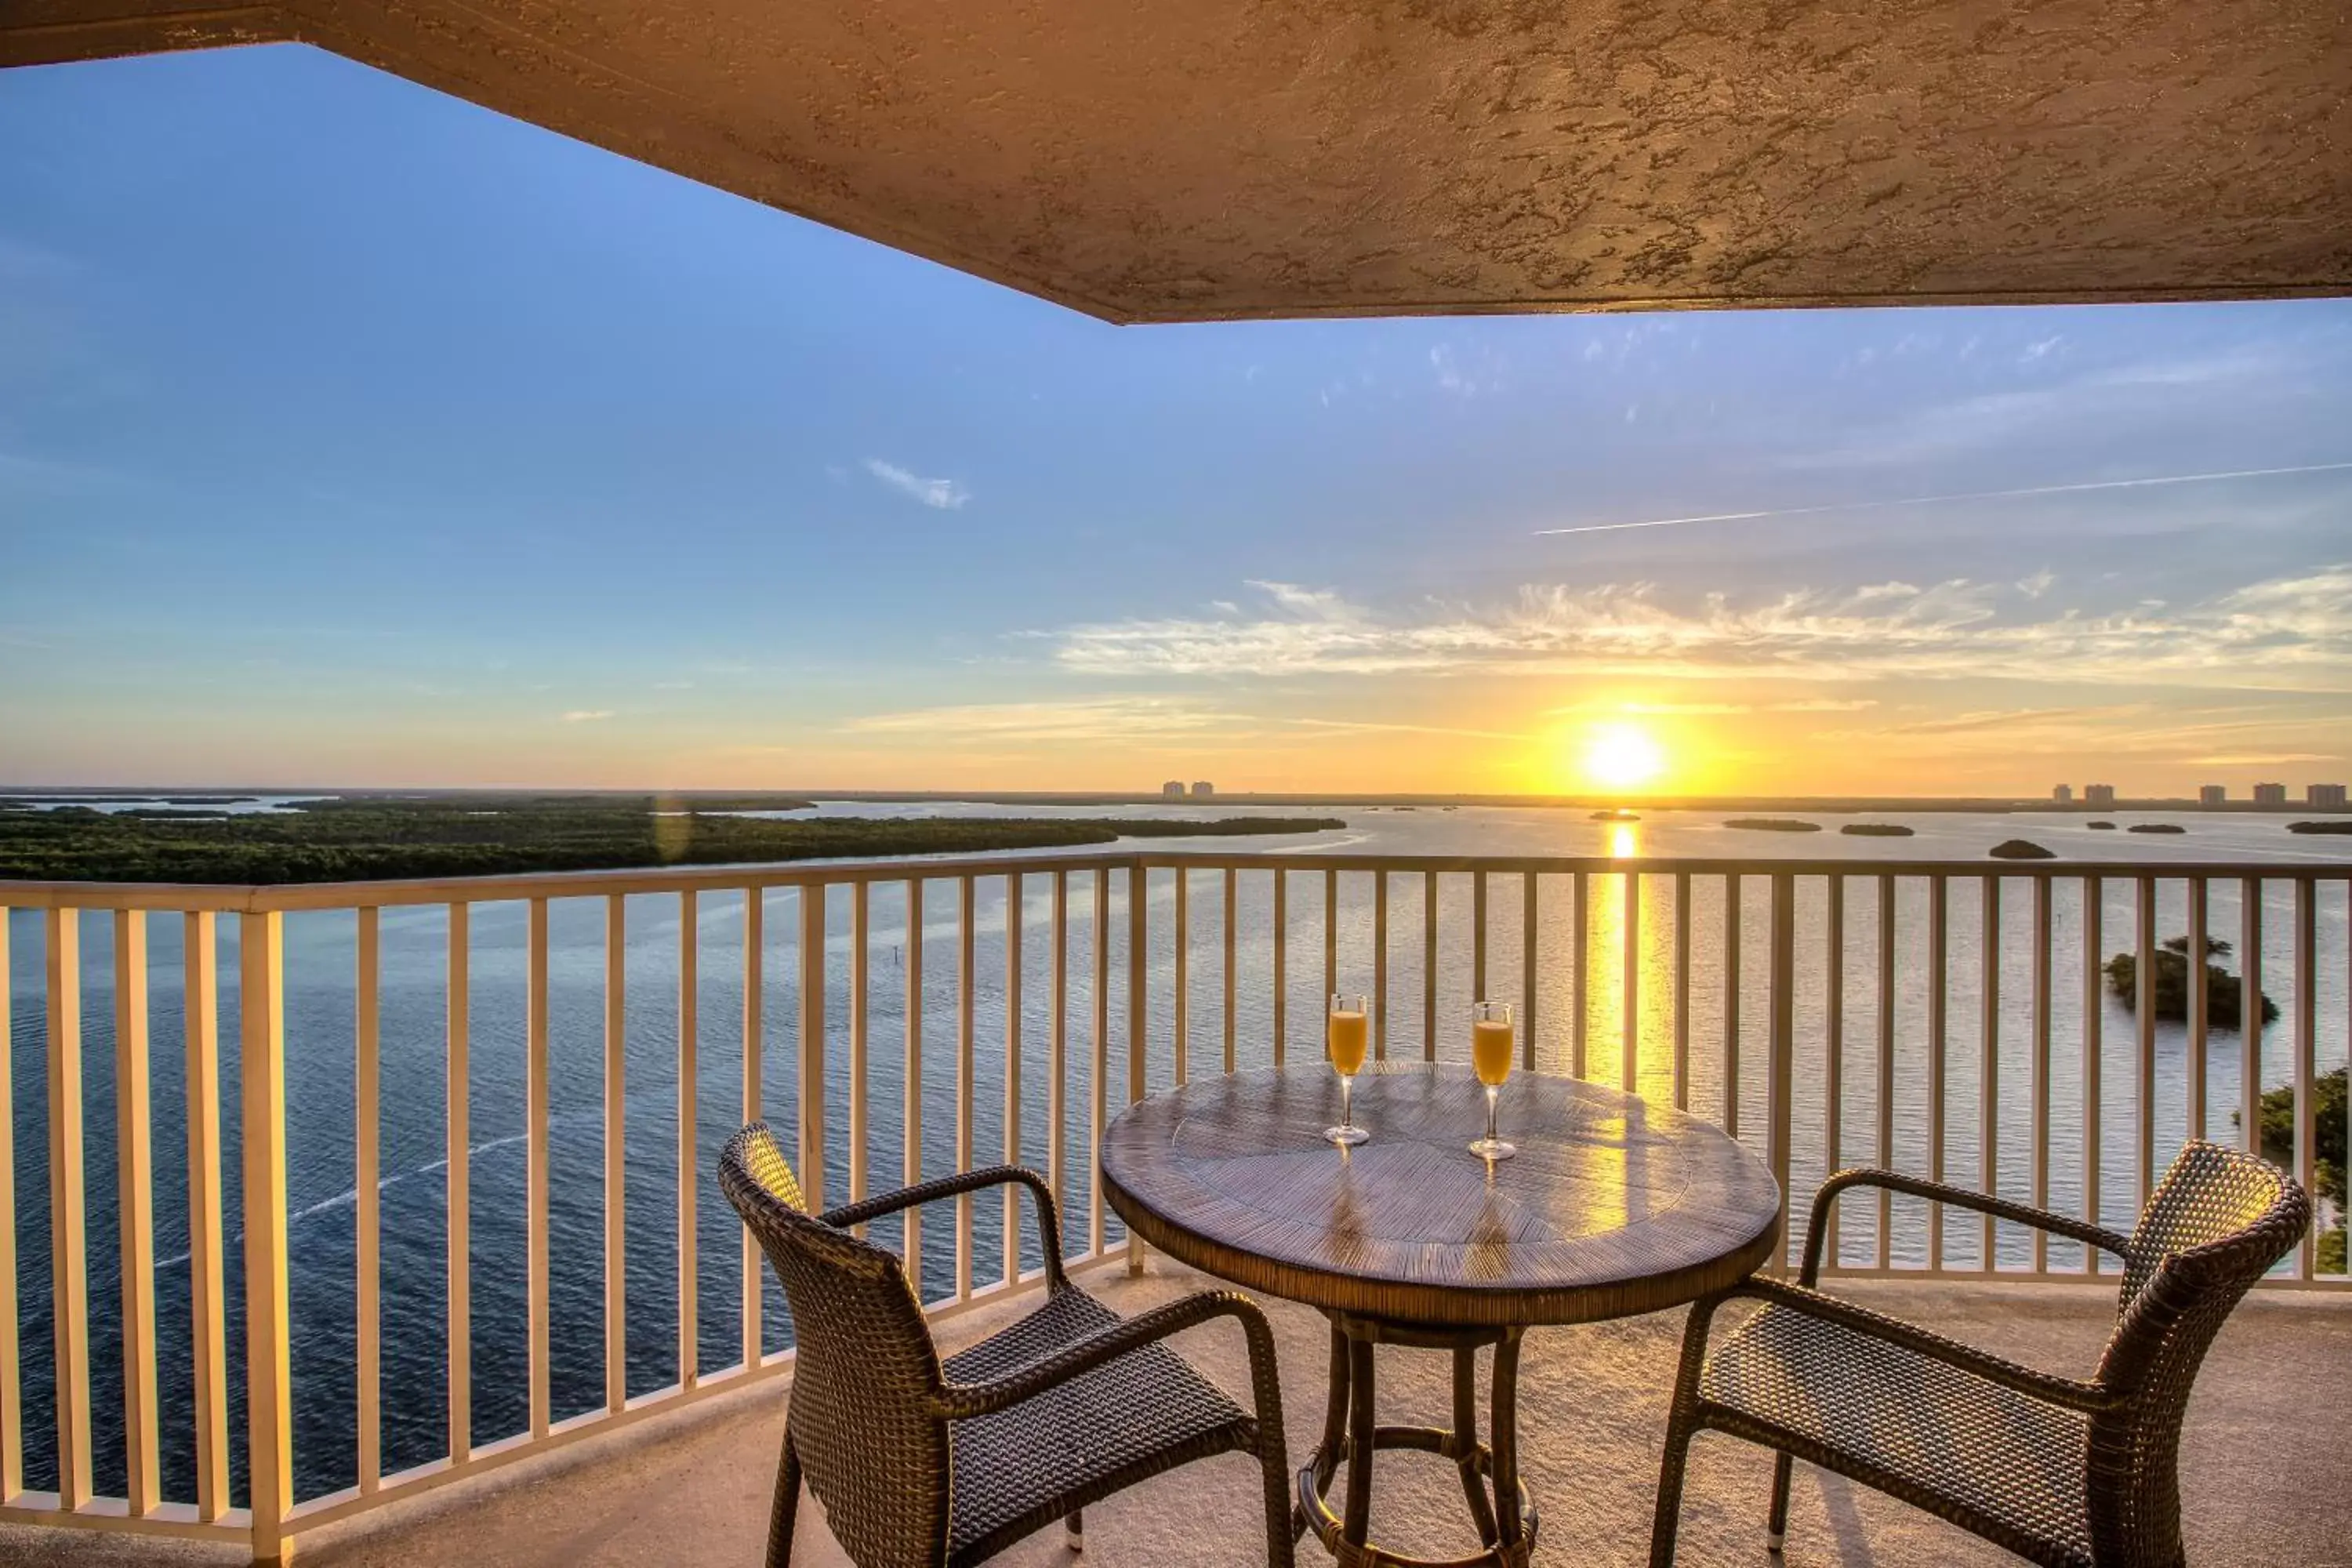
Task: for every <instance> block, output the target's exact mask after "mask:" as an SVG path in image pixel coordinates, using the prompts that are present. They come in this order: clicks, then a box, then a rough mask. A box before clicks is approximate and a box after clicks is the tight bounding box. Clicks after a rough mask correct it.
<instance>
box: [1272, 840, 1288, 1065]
mask: <svg viewBox="0 0 2352 1568" xmlns="http://www.w3.org/2000/svg"><path fill="white" fill-rule="evenodd" d="M1289 1046H1290V873H1289V872H1288V871H1286V870H1284V869H1282V868H1279V867H1277V868H1276V869H1275V873H1274V1065H1275V1066H1276V1067H1280V1066H1282V1064H1283V1059H1284V1058H1285V1057H1286V1056H1287V1055H1288V1054H1289Z"/></svg>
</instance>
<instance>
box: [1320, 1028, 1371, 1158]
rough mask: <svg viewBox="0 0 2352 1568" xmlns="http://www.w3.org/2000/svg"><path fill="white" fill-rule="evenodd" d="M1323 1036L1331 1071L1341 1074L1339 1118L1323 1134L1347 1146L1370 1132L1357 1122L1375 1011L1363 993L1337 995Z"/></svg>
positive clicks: (1343, 1146)
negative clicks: (1359, 1085) (1358, 1096)
mask: <svg viewBox="0 0 2352 1568" xmlns="http://www.w3.org/2000/svg"><path fill="white" fill-rule="evenodd" d="M1371 1016H1372V1010H1371V1008H1370V1005H1368V1004H1367V1003H1366V1002H1365V999H1364V998H1363V997H1361V996H1341V995H1334V996H1333V997H1332V998H1331V1010H1330V1011H1329V1012H1328V1013H1327V1014H1326V1015H1325V1019H1326V1022H1325V1024H1324V1026H1323V1039H1324V1043H1325V1046H1326V1048H1327V1050H1328V1053H1329V1055H1330V1058H1331V1070H1332V1071H1333V1072H1336V1073H1338V1074H1339V1125H1337V1126H1335V1127H1326V1128H1325V1129H1323V1136H1324V1137H1326V1138H1328V1139H1329V1140H1330V1141H1331V1142H1334V1143H1337V1144H1338V1145H1339V1147H1340V1148H1342V1149H1347V1148H1350V1147H1352V1146H1354V1145H1355V1144H1358V1143H1360V1142H1363V1141H1364V1140H1365V1139H1366V1138H1369V1137H1370V1136H1371V1134H1370V1133H1368V1132H1366V1131H1364V1130H1363V1129H1362V1128H1360V1127H1359V1126H1357V1125H1356V1075H1357V1074H1358V1073H1360V1072H1361V1071H1363V1070H1364V1044H1365V1041H1366V1040H1367V1039H1369V1038H1370V1032H1371V1031H1370V1025H1371Z"/></svg>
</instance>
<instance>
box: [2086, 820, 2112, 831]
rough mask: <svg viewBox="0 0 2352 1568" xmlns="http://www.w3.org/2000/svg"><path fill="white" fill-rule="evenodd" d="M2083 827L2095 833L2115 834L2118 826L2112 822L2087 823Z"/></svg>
mask: <svg viewBox="0 0 2352 1568" xmlns="http://www.w3.org/2000/svg"><path fill="white" fill-rule="evenodd" d="M2083 826H2085V827H2087V828H2089V829H2091V830H2092V831H2093V832H2095V833H2113V832H2114V831H2115V830H2116V825H2115V824H2114V823H2112V822H2086V823H2084V824H2083Z"/></svg>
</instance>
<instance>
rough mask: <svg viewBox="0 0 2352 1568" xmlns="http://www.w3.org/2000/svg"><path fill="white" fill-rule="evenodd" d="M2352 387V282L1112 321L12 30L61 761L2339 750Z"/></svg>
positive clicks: (768, 217) (756, 767) (302, 775)
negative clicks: (1581, 312)
mask: <svg viewBox="0 0 2352 1568" xmlns="http://www.w3.org/2000/svg"><path fill="white" fill-rule="evenodd" d="M2347 408H2352V302H2346V301H2305V302H2295V303H2282V304H2242V305H2230V306H2210V307H2185V306H2161V307H2157V306H2151V307H2132V308H2126V307H2112V306H2110V307H2095V308H2091V307H2086V308H2081V309H2042V310H1902V311H1896V310H1877V311H1803V312H1799V311H1788V312H1757V313H1741V314H1684V315H1671V316H1670V315H1645V316H1580V317H1567V316H1559V317H1541V316H1528V317H1510V318H1480V319H1422V320H1396V321H1329V322H1288V323H1279V322H1277V323H1249V324H1234V325H1225V326H1186V327H1156V328H1124V329H1118V328H1111V327H1108V326H1104V325H1102V324H1100V323H1098V322H1096V321H1090V320H1088V319H1086V318H1084V317H1081V316H1077V315H1075V314H1073V313H1070V312H1068V311H1066V310H1062V309H1060V308H1058V307H1055V306H1053V305H1049V304H1045V303H1043V302H1041V301H1038V300H1032V299H1029V298H1027V297H1025V296H1023V295H1019V294H1016V293H1013V292H1011V291H1008V290H1006V289H1001V288H998V287H996V286H993V285H992V284H988V283H984V282H982V281H980V280H978V279H971V278H968V277H965V276H962V275H961V274H958V273H955V272H953V271H950V270H947V269H944V268H940V267H937V266H934V265H932V264H930V263H928V262H924V261H919V260H917V259H915V258H911V257H908V256H905V255H902V254H899V253H898V252H894V251H892V250H889V249H887V248H885V247H879V246H876V245H873V244H869V243H867V242H866V241H863V240H859V239H856V238H854V237H848V236H845V235H841V234H837V233H834V232H832V231H829V230H826V229H823V228H820V227H817V226H814V225H811V224H808V223H806V222H803V221H801V220H799V219H795V218H793V217H789V216H784V215H782V214H779V213H776V212H773V211H771V210H769V209H766V208H763V207H760V206H757V205H752V204H750V203H747V202H744V201H741V200H740V199H738V198H735V197H732V196H730V195H723V194H721V193H719V192H716V191H712V190H709V189H706V188H704V187H701V186H698V185H695V184H690V183H688V182H686V181H683V180H680V179H677V178H676V177H674V176H671V175H668V174H662V173H659V172H657V171H655V170H652V169H648V168H645V167H642V166H639V165H636V164H634V163H628V162H626V161H625V160H622V159H619V158H616V157H614V156H612V155H610V154H607V153H602V152H599V151H597V150H594V149H593V148H589V147H586V146H583V145H581V144H578V143H575V142H567V141H565V140H563V139H562V138H560V137H557V136H554V135H552V134H550V133H548V132H542V131H540V130H538V129H536V128H533V127H530V126H526V125H522V124H520V123H518V122H515V121H508V120H505V119H502V118H500V117H499V116H496V115H492V114H489V113H487V112H484V111H482V110H477V109H474V108H472V107H470V106H467V105H465V104H462V103H459V102H457V101H454V100H448V99H445V98H441V97H438V96H436V95H435V94H433V93H430V92H428V91H426V90H425V89H420V88H416V87H414V86H412V85H409V84H407V83H404V82H402V81H399V80H396V79H392V78H389V77H384V76H381V75H377V74H375V73H373V72H370V71H368V70H366V69H364V68H360V67H358V66H354V65H351V64H349V63H347V62H343V61H341V60H337V59H334V58H330V57H327V56H324V55H320V54H315V53H312V52H310V51H307V50H303V49H299V48H293V47H275V48H268V49H258V50H247V51H235V52H225V53H215V54H205V55H184V56H174V57H166V58H152V59H138V60H125V61H117V62H110V63H107V64H103V65H96V66H79V67H68V68H43V69H35V70H23V71H16V72H10V73H6V74H5V75H0V781H5V782H16V783H44V782H46V783H65V782H89V783H100V782H172V783H184V784H195V783H206V782H213V783H231V782H235V783H289V784H291V783H321V784H394V783H419V784H463V783H479V784H617V785H647V786H674V787H692V786H697V785H719V786H730V787H736V786H742V787H750V786H774V787H783V788H793V787H813V788H814V787H823V786H825V785H839V786H843V787H849V786H899V785H903V786H908V787H925V786H933V787H963V786H989V785H993V786H999V787H1070V788H1091V787H1124V786H1133V785H1137V784H1157V782H1158V781H1159V780H1160V778H1162V777H1164V776H1171V775H1173V774H1177V773H1181V774H1184V775H1186V776H1196V775H1198V776H1212V777H1215V778H1217V779H1219V780H1220V781H1221V782H1223V783H1224V784H1227V785H1228V787H1234V788H1246V787H1259V788H1269V789H1318V788H1362V789H1378V788H1395V789H1423V788H1427V789H1448V788H1459V789H1521V788H1525V789H1577V788H1581V787H1585V786H1587V785H1589V784H1591V783H1593V782H1595V781H1594V780H1593V779H1592V778H1591V776H1590V775H1589V773H1588V772H1587V770H1586V769H1585V768H1584V766H1583V760H1584V758H1585V756H1586V753H1587V752H1588V751H1589V750H1590V747H1591V741H1592V737H1593V735H1594V733H1595V732H1596V731H1603V732H1605V731H1610V730H1612V729H1615V730H1618V731H1622V730H1623V729H1625V728H1628V727H1630V728H1631V729H1633V730H1634V731H1638V732H1640V733H1641V734H1643V735H1645V736H1647V737H1648V738H1649V739H1650V740H1651V741H1652V742H1654V744H1655V745H1656V746H1657V747H1658V748H1659V750H1660V751H1662V752H1663V753H1664V756H1665V758H1666V761H1667V768H1666V772H1665V774H1664V777H1663V778H1662V779H1661V780H1660V781H1658V782H1659V783H1660V784H1663V785H1664V786H1667V787H1679V788H1685V789H1690V790H1697V791H1740V790H1754V791H1774V792H1778V791H1802V792H1815V791H1821V792H1829V791H1844V790H1870V791H1877V790H1884V791H1887V792H1890V793H1920V794H1935V793H1946V792H1950V793H1979V792H1995V793H2009V792H2026V791H2031V792H2036V793H2038V792H2040V791H2042V790H2044V789H2046V788H2047V787H2048V785H2049V784H2051V783H2053V782H2055V781H2056V780H2058V779H2061V778H2069V779H2074V780H2076V781H2078V782H2079V781H2081V780H2083V779H2084V778H2086V777H2091V776H2113V777H2114V778H2115V780H2116V782H2117V783H2119V784H2123V785H2124V786H2125V787H2126V790H2127V791H2129V790H2141V791H2146V792H2148V793H2156V792H2160V791H2170V792H2178V791H2184V790H2186V789H2188V788H2189V787H2190V786H2192V785H2193V784H2197V783H2200V782H2207V781H2211V782H2226V783H2228V784H2231V786H2232V787H2233V789H2242V788H2243V787H2244V785H2245V784H2248V783H2251V782H2252V780H2254V779H2255V778H2257V777H2260V778H2280V779H2284V780H2287V781H2290V782H2295V783H2300V782H2303V781H2305V780H2307V779H2314V778H2343V777H2346V776H2347V774H2352V760H2348V759H2347V752H2352V566H2347V564H2346V563H2347V562H2352V467H2336V468H2324V467H2323V466H2325V465H2331V464H2333V465H2352V420H2347V417H2346V410H2347ZM2273 469H2297V470H2309V471H2299V472H2291V473H2266V474H2263V475H2260V476H2256V477H2248V478H2242V479H2231V480H2200V481H2198V482H2192V483H2178V484H2165V485H2143V486H2135V487H2132V488H2115V489H2066V490H2063V491H2057V492H2055V493H2049V494H2039V495H2031V496H2007V497H1998V498H1993V497H1986V498H1985V499H1979V500H1953V501H1946V502H1939V503H1937V504H1932V505H1915V506H1891V507H1882V506H1861V505H1857V504H1855V503H1862V502H1882V501H1889V500H1908V499H1912V498H1919V497H1929V496H1982V495H1983V492H1990V491H2000V490H2014V489H2040V488H2042V487H2060V486H2084V485H2101V484H2109V483H2112V482H2114V481H2119V480H2126V479H2171V478H2178V477H2180V476H2189V475H2200V474H2211V473H2244V472H2245V471H2247V470H2273ZM1824 507H1836V508H1843V509H1846V510H1830V511H1822V510H1803V511H1801V512H1800V513H1799V515H1794V516H1784V517H1762V518H1748V519H1743V520H1738V521H1720V522H1701V523H1690V524H1685V525H1681V526H1675V527H1658V528H1642V529H1622V530H1615V531H1599V532H1582V533H1571V534H1546V533H1544V532H1543V531H1544V530H1548V529H1560V528H1580V527H1591V526H1592V525H1596V524H1608V523H1621V522H1635V521H1655V520H1659V519H1665V518H1675V517H1684V516H1690V515H1695V514H1717V513H1727V512H1743V513H1744V512H1767V511H1775V510H1783V509H1816V508H1824Z"/></svg>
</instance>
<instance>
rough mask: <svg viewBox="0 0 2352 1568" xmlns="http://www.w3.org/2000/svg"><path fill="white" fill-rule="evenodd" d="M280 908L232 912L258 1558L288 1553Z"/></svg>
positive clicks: (290, 1438)
mask: <svg viewBox="0 0 2352 1568" xmlns="http://www.w3.org/2000/svg"><path fill="white" fill-rule="evenodd" d="M283 920H284V917H283V916H281V915H278V914H277V913H276V912H274V911H273V912H269V913H263V914H245V915H240V916H239V917H238V918H237V953H238V959H239V964H238V973H239V982H238V990H237V1007H236V1011H237V1018H238V1021H239V1024H240V1030H239V1037H240V1045H239V1048H238V1053H237V1080H238V1083H239V1085H240V1087H241V1090H242V1099H243V1101H244V1103H243V1107H242V1110H243V1115H242V1117H241V1119H240V1121H241V1128H240V1132H239V1136H240V1139H241V1140H242V1142H243V1146H244V1179H245V1191H244V1197H245V1408H246V1491H247V1499H248V1502H247V1509H248V1511H249V1512H250V1514H251V1516H252V1521H253V1556H254V1561H256V1562H257V1563H270V1562H277V1561H279V1560H281V1559H283V1557H284V1556H285V1554H286V1548H285V1529H286V1516H287V1515H288V1514H289V1512H291V1511H292V1510H293V1507H294V1389H293V1376H292V1372H291V1336H290V1332H289V1330H290V1323H289V1317H290V1313H289V1307H288V1297H287V1279H286V1273H287V1258H286V986H285V946H284V929H283Z"/></svg>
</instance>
